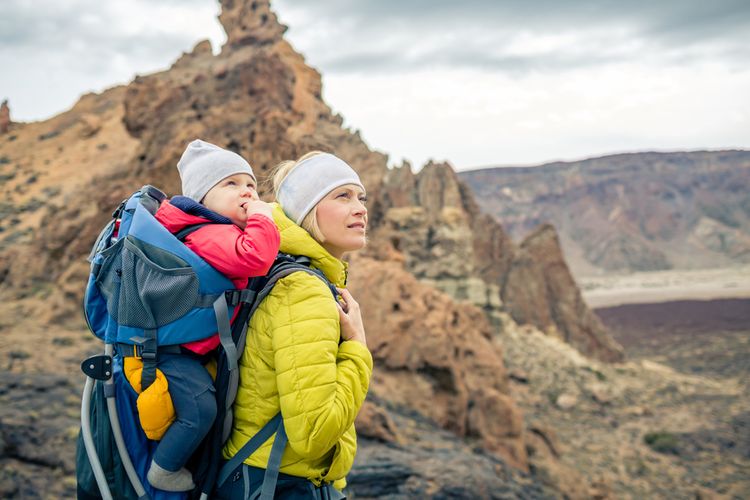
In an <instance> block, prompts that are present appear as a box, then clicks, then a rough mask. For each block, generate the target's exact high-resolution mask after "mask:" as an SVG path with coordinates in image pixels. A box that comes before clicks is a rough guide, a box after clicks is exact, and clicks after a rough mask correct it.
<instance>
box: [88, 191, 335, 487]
mask: <svg viewBox="0 0 750 500" xmlns="http://www.w3.org/2000/svg"><path fill="white" fill-rule="evenodd" d="M165 199H166V195H165V194H164V193H163V192H161V191H160V190H158V189H156V188H154V187H153V186H148V185H147V186H144V187H143V188H141V189H140V190H138V191H136V192H135V193H134V194H133V195H131V196H130V197H129V198H127V199H126V200H124V201H123V202H122V203H121V204H120V206H119V207H118V208H117V209H116V210H115V212H114V213H113V218H112V220H111V221H110V222H109V223H108V224H107V225H106V226H105V227H104V229H103V230H102V231H101V233H100V234H99V236H98V238H97V239H96V242H95V244H94V246H93V248H92V251H91V254H90V256H89V260H90V262H91V273H90V275H89V279H88V283H87V286H86V293H85V297H84V315H85V317H86V322H87V324H88V326H89V328H90V329H91V331H92V332H93V333H94V335H96V336H97V337H98V338H99V339H101V340H102V341H103V342H104V353H103V354H101V355H97V356H92V357H90V358H88V359H86V360H85V361H84V362H83V363H82V365H81V368H82V370H83V372H84V373H85V374H86V375H87V378H86V384H85V387H84V391H83V398H82V404H81V432H80V435H79V440H78V449H77V452H76V476H77V482H78V498H79V499H88V498H105V499H107V498H127V499H130V498H133V499H146V498H154V499H170V500H171V499H175V500H176V499H185V498H198V497H200V498H209V496H210V494H211V492H212V491H213V490H214V487H215V485H216V482H217V478H218V479H219V480H224V479H225V477H226V475H227V470H229V469H228V468H227V467H225V470H222V471H220V470H219V465H220V463H221V449H222V447H223V445H224V443H225V442H226V440H227V438H228V437H229V432H230V429H231V424H232V413H231V405H232V403H233V402H234V398H235V395H236V393H237V386H238V375H239V373H238V372H239V370H238V369H237V368H238V366H237V363H238V359H239V355H240V353H241V352H242V349H243V348H244V344H245V335H246V329H247V322H248V320H249V318H250V316H251V315H252V313H253V312H254V311H255V309H256V308H257V306H258V305H259V304H260V302H261V301H262V300H263V298H265V296H266V295H267V294H268V293H269V292H270V291H271V289H272V288H273V285H274V284H275V283H276V281H277V280H279V279H281V278H283V277H285V276H287V275H289V274H291V273H293V272H298V271H304V272H308V273H311V274H313V275H315V276H318V277H319V278H321V279H322V280H323V281H325V282H326V283H327V284H328V285H329V287H331V285H330V284H329V283H328V282H327V280H326V279H325V277H324V276H322V274H321V273H319V272H317V271H316V270H313V269H311V268H310V267H309V259H306V258H305V257H294V256H288V255H284V254H279V256H277V259H276V262H275V263H274V265H273V266H272V268H271V270H270V271H269V273H268V274H267V275H266V276H263V277H257V278H251V279H250V280H249V281H248V285H247V287H246V288H245V289H242V290H237V289H235V287H234V285H233V283H232V282H231V281H230V280H229V279H227V278H226V277H224V276H223V275H222V274H221V273H219V272H218V271H216V270H215V269H214V268H213V267H211V266H210V265H209V264H208V263H207V262H205V261H204V260H203V259H202V258H200V257H199V256H198V255H196V254H195V253H194V252H193V251H191V250H190V249H189V248H188V247H186V246H185V245H184V244H183V243H182V240H183V239H184V238H185V237H186V236H187V235H188V234H190V233H191V232H192V231H195V230H197V229H199V228H200V227H202V226H203V225H205V224H196V225H195V226H190V227H188V228H185V229H184V230H182V231H181V232H180V233H178V234H176V235H173V234H172V233H170V232H169V231H168V230H167V229H166V228H165V227H164V226H162V225H161V224H160V223H159V222H158V221H157V220H156V219H155V217H154V214H155V213H156V210H157V209H158V207H159V205H160V204H161V202H162V201H164V200H165ZM219 217H220V216H219ZM207 223H210V222H207ZM332 291H333V292H334V293H335V288H332ZM237 307H239V308H240V310H239V311H238V313H237V315H236V317H235V321H234V323H233V324H232V325H231V326H230V318H231V317H232V315H233V313H234V309H235V308H237ZM217 332H218V333H219V338H220V341H221V344H220V346H219V349H218V353H217V373H216V379H215V383H214V385H215V389H216V397H217V403H218V404H217V408H218V412H217V417H216V420H215V422H214V426H213V428H212V429H211V431H209V433H208V435H207V436H206V438H205V439H204V441H203V443H201V445H200V446H199V448H198V450H197V451H196V453H195V454H194V456H193V457H192V458H191V460H190V462H189V463H188V468H189V469H190V470H191V472H192V473H193V479H194V482H195V484H196V489H195V490H194V491H193V492H187V493H184V492H183V493H168V492H165V491H161V490H156V489H154V488H153V487H151V486H150V485H149V484H148V482H147V481H146V480H145V477H146V472H147V470H148V467H149V464H150V462H151V456H152V454H153V452H154V450H155V448H156V444H157V442H155V441H150V440H148V439H147V438H146V436H145V434H144V433H143V430H142V429H141V428H140V424H139V421H138V413H137V411H136V408H135V399H136V397H137V394H136V393H135V391H134V390H133V388H132V387H131V386H130V383H129V382H128V381H127V380H126V378H125V375H124V374H123V357H127V356H137V357H140V358H141V359H142V361H143V374H142V379H141V386H142V388H143V389H144V390H145V388H147V387H148V386H149V384H151V383H152V382H153V380H154V377H155V371H156V363H157V360H158V356H159V353H162V352H170V353H175V352H179V345H180V344H183V343H186V342H191V341H194V340H199V339H203V338H206V337H209V336H211V335H213V334H215V333H217ZM274 433H276V435H277V437H276V439H275V441H274V446H273V448H274V449H276V450H277V452H276V453H275V454H274V453H272V456H271V459H270V460H269V464H268V467H267V469H266V476H265V478H264V484H263V492H262V495H261V498H272V497H273V492H274V488H275V483H276V477H277V475H278V468H279V465H280V460H281V454H282V453H283V449H284V446H285V444H286V433H285V432H284V428H283V423H282V420H281V416H280V414H279V415H277V416H276V417H274V418H273V419H272V420H271V421H270V422H269V423H268V424H267V425H266V426H265V427H264V428H263V429H261V431H260V432H259V433H258V435H257V436H255V437H253V439H251V440H250V441H251V442H250V443H248V445H246V447H245V448H243V453H244V454H245V455H244V458H246V457H247V456H249V455H250V454H251V453H252V452H253V451H254V449H255V448H257V447H258V446H259V445H260V444H262V443H263V442H265V440H266V439H268V438H269V437H270V436H271V435H273V434H274ZM238 458H240V457H235V459H234V462H232V463H231V464H229V465H230V466H234V465H236V461H237V459H238ZM244 458H242V459H241V460H240V462H241V461H242V460H244Z"/></svg>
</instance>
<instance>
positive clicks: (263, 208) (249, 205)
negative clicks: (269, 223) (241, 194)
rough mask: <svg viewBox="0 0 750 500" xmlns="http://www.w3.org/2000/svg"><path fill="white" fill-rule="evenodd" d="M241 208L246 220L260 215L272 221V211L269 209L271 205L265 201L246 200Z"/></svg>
mask: <svg viewBox="0 0 750 500" xmlns="http://www.w3.org/2000/svg"><path fill="white" fill-rule="evenodd" d="M243 207H245V213H246V214H247V218H248V219H249V218H250V216H251V215H255V214H260V215H264V216H266V217H268V218H269V219H271V220H273V209H272V208H271V205H269V204H268V203H266V202H265V201H261V200H256V199H251V200H248V201H247V202H246V203H245V204H244V205H243Z"/></svg>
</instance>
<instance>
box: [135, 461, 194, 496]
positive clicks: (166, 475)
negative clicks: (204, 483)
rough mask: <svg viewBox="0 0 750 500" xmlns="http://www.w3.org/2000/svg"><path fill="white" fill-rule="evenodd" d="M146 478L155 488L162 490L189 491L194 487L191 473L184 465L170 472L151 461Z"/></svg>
mask: <svg viewBox="0 0 750 500" xmlns="http://www.w3.org/2000/svg"><path fill="white" fill-rule="evenodd" d="M146 479H148V482H149V483H151V486H153V487H154V488H156V489H159V490H164V491H190V490H192V489H193V488H195V483H193V475H192V474H191V473H190V471H189V470H187V469H186V468H185V467H183V468H182V469H180V470H178V471H175V472H172V471H168V470H167V469H165V468H163V467H160V466H159V464H157V463H156V462H154V461H153V460H152V461H151V467H149V469H148V474H146Z"/></svg>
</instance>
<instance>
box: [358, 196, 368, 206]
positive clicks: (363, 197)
mask: <svg viewBox="0 0 750 500" xmlns="http://www.w3.org/2000/svg"><path fill="white" fill-rule="evenodd" d="M359 201H360V202H361V203H362V204H365V203H367V196H360V197H359Z"/></svg>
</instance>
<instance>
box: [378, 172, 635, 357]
mask: <svg viewBox="0 0 750 500" xmlns="http://www.w3.org/2000/svg"><path fill="white" fill-rule="evenodd" d="M381 210H382V213H383V221H382V224H381V225H380V226H379V227H376V229H375V231H374V235H373V237H372V240H373V242H374V243H375V244H374V245H373V249H374V252H371V253H372V254H373V255H375V256H378V255H389V256H390V255H392V254H394V253H396V254H400V255H402V258H403V260H404V262H405V267H406V269H408V270H409V271H410V272H411V273H412V274H414V275H415V276H416V277H417V278H419V279H421V280H424V281H426V282H428V283H430V284H433V285H434V286H436V287H438V288H439V289H441V290H443V291H445V292H447V293H448V294H450V295H451V296H453V297H455V298H456V299H459V300H468V301H469V302H471V303H473V304H475V305H477V306H479V307H481V308H482V309H483V310H485V311H486V312H487V313H488V315H489V317H490V318H491V319H492V318H497V317H498V315H499V314H501V313H502V312H504V311H507V312H509V313H510V314H511V315H512V317H513V318H514V319H515V320H516V321H517V322H519V323H529V324H533V325H534V326H536V327H538V328H539V329H541V330H542V331H545V332H548V333H549V334H552V335H556V336H559V337H560V338H563V339H565V340H566V341H569V342H570V343H571V344H572V345H574V346H575V347H576V348H578V349H580V350H581V352H583V353H585V354H587V355H590V356H594V357H596V358H598V359H601V360H605V361H621V360H622V359H623V351H622V348H621V347H620V346H619V345H618V344H617V342H615V341H614V340H613V339H612V338H611V336H610V335H609V333H608V332H607V330H606V328H605V327H604V326H603V325H602V323H601V322H600V321H599V320H598V319H597V318H596V316H595V315H594V314H593V313H592V312H591V311H590V310H589V309H588V307H587V306H586V304H585V302H584V301H583V299H582V297H581V294H580V292H579V290H578V288H577V286H576V284H575V281H574V280H573V278H572V276H571V274H570V272H569V270H568V267H567V265H566V263H565V259H564V258H563V255H562V251H561V249H560V245H559V242H558V239H557V236H556V234H555V230H554V228H552V227H551V226H544V227H543V228H542V229H541V230H540V231H538V232H537V233H535V235H532V236H530V237H529V238H528V239H527V240H526V241H524V242H523V243H522V244H521V245H520V246H517V245H516V244H514V243H513V242H512V241H511V239H510V238H509V237H508V235H507V234H506V233H505V232H504V231H503V229H502V227H501V226H500V225H498V224H497V223H496V222H495V221H493V220H492V219H491V217H489V216H487V215H482V214H481V213H480V211H479V208H478V206H477V205H476V203H475V202H474V199H473V197H472V196H471V194H470V193H469V192H468V190H467V188H466V186H465V185H463V184H462V183H461V182H460V181H459V180H458V176H457V175H456V173H455V172H454V170H453V169H452V168H451V167H450V166H449V165H447V164H434V163H429V164H428V165H426V166H425V167H424V168H423V169H422V170H421V171H420V172H419V173H418V174H413V173H412V172H411V169H410V168H408V166H402V167H401V168H397V169H394V170H391V171H389V172H388V175H387V176H386V179H385V187H384V194H383V201H382V205H381ZM495 323H496V324H497V321H495Z"/></svg>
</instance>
